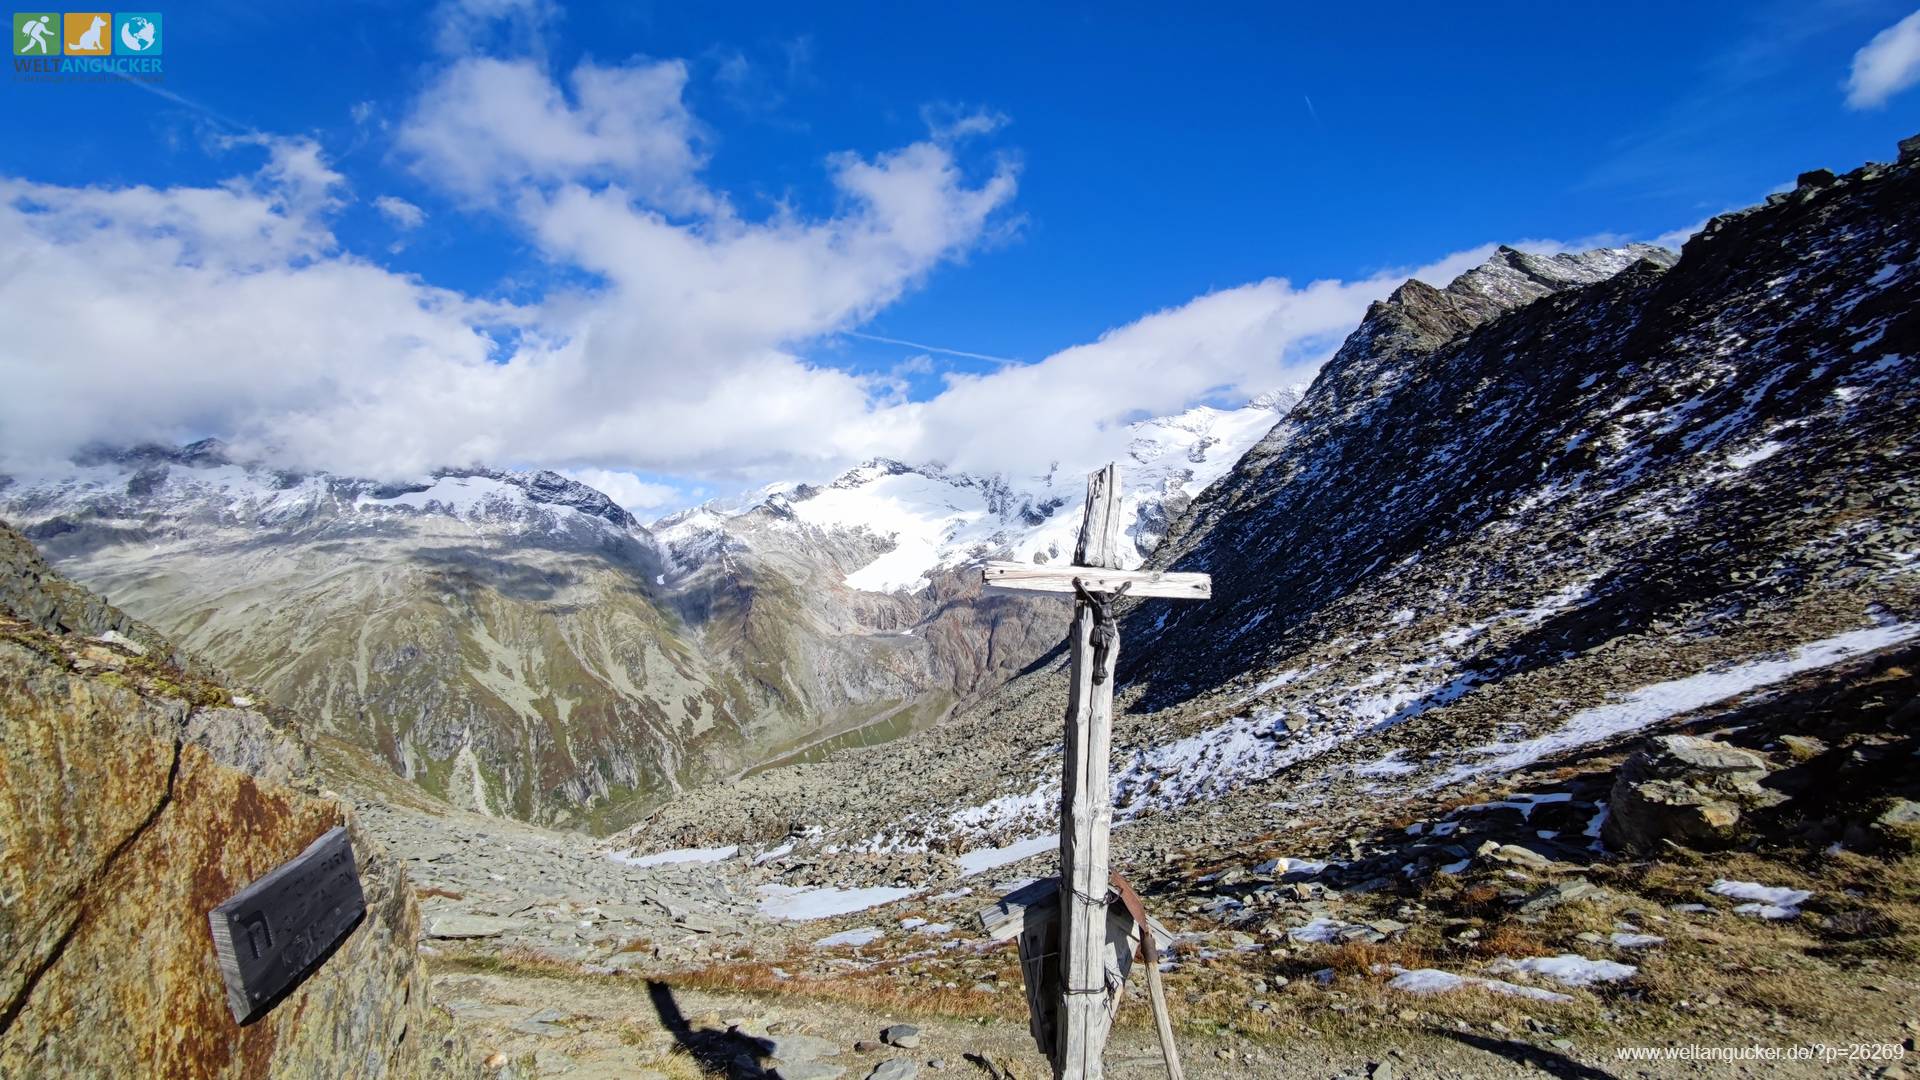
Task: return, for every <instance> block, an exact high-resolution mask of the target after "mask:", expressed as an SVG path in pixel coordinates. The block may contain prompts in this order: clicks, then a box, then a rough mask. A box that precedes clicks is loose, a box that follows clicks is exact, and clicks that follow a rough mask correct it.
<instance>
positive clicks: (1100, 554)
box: [1054, 465, 1120, 1080]
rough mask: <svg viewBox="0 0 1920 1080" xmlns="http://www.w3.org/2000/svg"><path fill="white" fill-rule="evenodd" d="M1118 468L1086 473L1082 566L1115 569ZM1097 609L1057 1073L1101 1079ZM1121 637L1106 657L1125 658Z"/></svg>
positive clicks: (1076, 643)
mask: <svg viewBox="0 0 1920 1080" xmlns="http://www.w3.org/2000/svg"><path fill="white" fill-rule="evenodd" d="M1119 494H1120V484H1119V467H1118V466H1115V465H1108V466H1107V467H1106V468H1104V469H1102V470H1100V471H1099V472H1096V473H1094V474H1093V475H1092V476H1089V477H1088V478H1087V513H1086V517H1085V518H1083V519H1082V520H1081V523H1080V543H1079V545H1078V547H1077V548H1076V549H1075V552H1074V560H1073V561H1074V563H1075V564H1076V565H1079V566H1090V567H1106V568H1112V567H1114V566H1115V565H1116V563H1117V561H1118V560H1117V558H1116V555H1115V549H1116V548H1117V547H1118V546H1119V539H1120V516H1119V504H1120V497H1119ZM1093 620H1094V613H1093V609H1092V608H1090V607H1088V606H1086V605H1085V604H1081V605H1080V606H1079V609H1078V611H1077V612H1076V613H1075V615H1074V620H1073V665H1072V666H1073V694H1072V697H1071V698H1069V699H1068V705H1067V732H1066V734H1067V739H1066V760H1065V761H1064V762H1063V763H1062V769H1061V791H1060V871H1061V880H1062V881H1063V882H1064V884H1065V885H1066V887H1065V888H1063V889H1061V890H1060V901H1061V907H1060V926H1061V934H1060V976H1061V990H1062V992H1063V993H1064V999H1063V1000H1062V1001H1061V1010H1060V1044H1059V1054H1058V1057H1057V1059H1056V1060H1055V1062H1054V1075H1055V1076H1057V1077H1061V1078H1062V1080H1099V1078H1100V1077H1101V1075H1102V1070H1101V1064H1100V1054H1101V1051H1102V1050H1103V1049H1104V1048H1105V1046H1106V1041H1107V1029H1108V1027H1110V1026H1111V1025H1112V1023H1113V1011H1112V1000H1113V999H1112V998H1111V997H1110V995H1109V994H1108V992H1107V965H1106V942H1107V834H1108V830H1109V829H1110V828H1111V827H1112V825H1113V808H1112V805H1111V794H1110V790H1109V787H1108V779H1107V759H1108V757H1109V755H1110V754H1111V751H1112V745H1111V744H1112V739H1113V680H1112V679H1111V678H1103V679H1101V680H1100V681H1099V682H1098V683H1096V682H1095V681H1094V678H1093V675H1094V670H1093V665H1094V663H1095V657H1094V651H1093V646H1092V644H1091V640H1090V639H1091V637H1092V634H1093ZM1118 646H1119V640H1118V638H1117V637H1116V638H1115V640H1114V642H1113V644H1112V645H1110V646H1108V648H1107V652H1106V657H1105V660H1106V663H1107V664H1108V665H1109V670H1111V665H1112V664H1113V663H1114V661H1115V659H1116V658H1117V657H1118V655H1119V647H1118Z"/></svg>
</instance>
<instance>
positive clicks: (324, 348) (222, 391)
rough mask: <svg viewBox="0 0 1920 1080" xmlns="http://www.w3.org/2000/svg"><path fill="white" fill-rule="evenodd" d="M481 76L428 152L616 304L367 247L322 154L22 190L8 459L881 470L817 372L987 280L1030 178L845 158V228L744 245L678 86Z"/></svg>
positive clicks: (8, 297)
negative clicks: (101, 455) (866, 465)
mask: <svg viewBox="0 0 1920 1080" xmlns="http://www.w3.org/2000/svg"><path fill="white" fill-rule="evenodd" d="M481 63H488V64H490V63H493V62H492V61H468V62H463V64H464V65H467V66H464V67H463V66H462V65H455V70H453V71H450V72H449V73H448V74H447V75H446V76H445V77H443V79H442V80H440V81H439V82H437V83H436V84H435V85H433V86H431V87H429V89H428V90H427V92H426V94H425V95H424V96H423V99H422V102H421V105H420V107H419V108H417V109H416V110H415V111H414V112H413V113H412V114H411V117H410V119H409V121H408V123H407V132H408V133H407V135H406V136H404V137H403V138H406V139H410V140H411V141H410V142H407V143H406V145H408V146H410V147H412V148H413V149H414V150H415V151H416V152H417V153H419V154H420V155H421V156H420V159H419V160H420V161H421V162H422V166H421V167H422V168H423V170H425V172H426V173H427V174H429V175H430V176H432V177H434V178H436V179H437V180H439V181H440V182H442V183H444V184H446V185H447V186H448V187H449V188H450V189H452V190H454V191H457V192H462V193H467V194H474V193H478V192H481V191H486V192H489V193H500V194H507V195H510V196H511V197H510V198H506V199H503V200H502V201H500V202H499V203H497V204H494V205H495V208H496V211H497V212H499V213H503V214H506V215H507V216H508V217H509V218H510V219H511V220H512V222H513V223H514V224H516V225H517V226H518V227H519V228H521V229H523V230H524V232H525V235H526V236H527V237H528V238H529V240H530V242H531V243H532V245H533V246H534V247H535V248H536V249H537V251H538V253H539V254H540V255H541V256H543V257H545V258H547V259H549V260H551V261H553V262H554V263H556V264H561V265H565V266H568V267H572V268H576V269H578V270H581V271H585V272H586V273H585V274H584V275H578V276H576V279H579V278H582V277H585V278H591V279H592V280H593V281H594V285H593V286H592V287H590V288H585V287H582V288H575V289H573V290H570V291H556V292H554V293H552V294H550V295H548V296H547V297H545V298H544V299H542V300H541V301H539V302H537V303H535V304H532V305H529V306H526V307H515V306H511V305H503V304H493V303H487V302H482V301H479V300H476V299H473V298H471V297H467V296H463V295H460V294H457V293H453V292H449V291H446V290H441V289H436V288H434V287H432V286H431V285H429V284H427V283H425V282H422V281H420V280H418V279H416V278H413V277H410V276H407V275H403V274H398V273H395V272H392V271H389V270H387V269H385V268H383V267H381V266H379V265H377V264H374V263H372V262H369V261H367V260H365V259H363V258H360V257H358V256H356V255H354V254H352V253H350V252H345V251H342V250H341V249H340V246H339V244H338V242H337V240H336V238H335V236H334V234H333V232H332V231H331V228H330V226H329V221H330V219H331V215H332V214H333V213H334V212H335V211H336V210H337V208H338V207H339V206H340V205H341V203H342V201H343V198H344V195H343V189H344V181H343V180H342V179H341V177H340V176H339V174H337V173H335V172H333V171H332V170H331V169H330V168H328V167H327V166H326V165H325V163H324V160H323V158H322V156H321V155H320V154H319V152H318V148H317V147H315V146H313V145H312V144H311V143H309V142H307V141H304V140H249V141H248V142H246V143H235V144H234V146H233V147H232V148H230V149H234V150H235V151H236V152H238V151H240V150H247V151H264V153H265V157H266V160H265V162H264V163H262V164H261V165H260V166H259V167H258V168H257V169H255V170H254V171H252V172H250V173H247V174H245V175H243V176H240V177H237V178H235V179H234V180H232V181H229V182H228V183H225V184H221V185H217V186H212V187H185V186H183V187H173V188H158V189H156V188H148V187H137V188H104V187H82V188H69V187H57V186H52V185H40V184H32V183H28V182H24V181H17V180H12V181H0V243H3V244H5V245H6V248H7V250H9V251H10V252H13V253H15V254H16V256H17V257H21V258H25V259H29V260H31V261H32V264H33V265H34V266H35V273H34V274H32V275H11V276H7V277H5V278H4V279H0V310H4V311H6V312H8V313H9V317H10V319H11V325H10V326H9V328H8V329H9V333H8V334H7V335H6V336H5V337H4V338H3V339H0V377H5V378H7V379H8V380H9V382H8V385H9V387H10V390H12V391H16V392H12V393H9V394H8V395H7V396H6V398H5V400H3V401H0V448H3V451H4V454H5V456H6V457H8V458H10V459H13V460H15V461H18V460H19V459H21V458H23V457H29V456H35V455H39V456H58V455H60V454H62V453H66V452H70V451H71V450H72V449H73V448H75V447H77V446H79V445H82V444H84V443H87V442H90V441H95V440H110V441H115V442H125V441H129V440H134V439H183V438H191V437H197V436H200V435H205V434H220V435H224V436H227V437H229V438H231V439H234V440H235V441H236V442H237V443H239V444H240V445H241V447H242V448H243V449H244V450H246V451H247V452H253V453H260V454H264V455H267V456H269V457H271V458H274V459H276V460H281V461H284V462H286V463H288V464H295V465H304V466H311V467H321V468H330V469H335V470H338V471H344V472H354V473H360V474H364V475H373V476H380V477H397V476H404V475H410V474H415V473H418V472H419V471H421V470H423V469H427V468H431V467H433V466H436V465H465V464H476V463H489V464H539V465H547V466H571V467H594V468H608V469H619V470H630V469H641V470H644V471H648V472H653V473H656V474H658V473H678V474H680V475H688V476H701V477H706V476H728V477H745V476H752V475H757V474H758V473H761V472H766V471H776V472H778V471H791V470H795V469H806V470H808V471H811V470H812V469H813V468H815V467H817V466H819V465H820V464H821V463H823V462H836V461H841V460H845V459H847V458H849V457H854V456H858V455H859V454H860V453H861V451H862V448H863V447H864V446H865V445H866V444H867V443H868V442H869V441H870V439H869V437H868V435H867V432H868V430H869V429H870V428H872V427H874V426H875V425H876V424H880V423H881V421H880V420H879V419H878V418H877V417H876V410H875V408H874V402H875V400H876V397H877V396H880V395H884V393H885V387H884V386H883V385H882V383H883V382H884V380H883V379H881V378H880V377H872V376H861V375H856V374H851V373H848V372H845V371H840V370H836V369H833V368H830V367H823V366H819V365H815V364H812V363H809V362H808V361H807V360H805V359H804V358H803V357H802V356H801V355H799V354H798V352H796V350H797V349H798V348H799V347H801V346H803V345H804V344H806V343H807V342H810V341H813V340H815V339H818V338H820V337H822V336H824V335H829V334H832V333H834V332H837V331H839V330H841V329H846V328H851V327H852V326H854V325H857V324H858V323H860V322H861V321H863V320H865V319H866V318H868V317H870V316H871V315H872V314H873V313H874V312H875V311H877V310H879V309H880V308H881V307H884V306H885V305H886V304H888V303H890V302H892V301H893V300H894V299H896V298H897V297H899V296H900V295H901V294H902V293H903V292H905V291H906V290H908V289H911V288H913V287H914V286H915V285H916V284H917V283H918V282H919V281H920V280H922V279H923V278H924V276H925V275H926V274H928V273H930V272H931V271H932V270H933V269H934V268H935V267H936V266H938V265H939V264H940V263H941V262H943V261H946V260H949V259H954V258H958V257H961V256H963V255H964V254H965V252H966V251H967V250H968V249H969V248H970V247H972V246H974V245H975V244H976V243H978V241H979V240H980V238H981V237H982V236H983V235H985V234H986V233H987V231H988V228H989V223H990V221H991V220H992V219H993V216H994V215H995V213H996V212H997V211H999V210H1000V209H1001V208H1003V207H1004V206H1005V205H1006V204H1007V203H1008V202H1009V201H1010V200H1011V199H1012V198H1013V195H1014V192H1015V186H1016V181H1015V176H1014V172H1013V170H1012V168H1011V167H1010V166H1005V165H1002V166H999V167H995V168H990V169H987V170H985V171H984V173H982V174H981V175H980V177H979V179H977V180H975V179H969V177H968V175H967V170H965V169H963V167H962V165H961V163H960V162H959V161H958V160H957V159H956V157H955V155H954V152H953V151H952V150H951V149H950V148H946V147H942V146H939V145H936V144H934V143H931V142H925V143H914V144H911V145H908V146H904V147H900V148H898V149H895V150H891V151H887V152H884V153H880V154H877V155H872V156H861V155H857V154H842V155H838V156H835V157H834V158H832V159H831V160H830V161H828V162H827V163H826V170H827V176H828V178H829V180H830V182H831V184H832V186H833V188H834V189H835V191H836V192H837V193H838V199H837V205H838V206H839V209H838V211H837V212H836V213H834V214H833V215H831V216H827V217H821V218H804V217H801V216H799V215H797V214H794V213H791V212H781V213H778V214H776V215H775V216H774V217H772V218H771V219H769V220H766V221H760V222H748V221H744V220H741V219H740V218H738V217H736V216H735V215H733V214H732V213H730V212H728V211H727V210H726V209H725V208H724V206H722V205H721V204H720V203H719V201H718V200H716V199H706V200H697V199H693V200H690V199H688V198H686V197H685V193H686V192H687V191H688V190H690V189H692V188H694V187H695V186H696V185H697V183H698V181H697V179H694V178H691V176H690V172H689V169H690V168H691V166H692V163H694V162H697V161H698V155H697V153H696V152H695V150H694V148H693V143H694V138H695V136H694V134H693V130H692V127H691V121H690V119H689V118H687V116H686V113H685V110H684V107H683V106H682V105H681V104H679V102H678V87H679V85H680V84H681V82H682V81H683V79H684V72H683V70H681V69H680V68H679V67H678V65H676V64H672V63H665V64H661V63H651V62H636V63H635V64H630V65H625V66H623V67H619V68H601V67H594V66H592V65H582V66H581V67H580V68H576V69H575V70H574V72H573V73H572V76H571V78H570V86H571V93H570V94H569V93H563V92H562V90H561V88H560V87H559V86H558V85H557V84H556V83H555V82H554V81H552V80H550V79H548V78H547V77H546V76H545V75H544V74H542V73H541V71H540V70H539V69H538V68H537V67H535V66H533V65H530V64H518V63H511V64H502V65H500V66H498V67H494V68H491V69H489V70H490V71H491V76H489V77H475V72H478V71H479V70H480V69H479V68H477V67H473V66H471V65H473V64H481ZM463 72H464V73H463ZM489 114H492V115H493V116H494V119H495V121H496V122H493V123H490V124H488V125H485V126H478V125H472V124H470V123H469V121H470V120H471V118H473V117H476V116H482V115H489ZM516 117H518V118H521V119H527V118H536V119H541V120H545V121H550V122H551V128H550V129H549V130H547V131H545V132H544V133H541V132H536V131H534V130H533V128H532V127H530V126H527V125H522V124H516V123H514V122H513V120H514V118H516ZM644 117H651V118H652V120H651V123H652V124H653V125H654V126H655V127H656V128H659V129H660V130H643V128H644V126H645V125H644V124H642V123H641V121H640V120H639V119H636V118H644ZM462 118H465V119H462ZM462 123H468V124H469V126H467V127H465V128H463V129H461V130H462V131H463V134H464V137H463V140H461V144H460V145H456V144H455V140H453V139H451V138H449V137H448V132H449V130H450V129H449V125H456V124H462ZM676 140H677V144H676ZM676 145H677V149H676ZM663 163H664V164H663ZM701 206H704V207H707V208H708V209H707V210H706V211H705V212H701V211H700V210H699V209H697V208H698V207H701ZM670 210H678V211H682V212H685V213H689V214H691V215H692V218H693V219H692V220H678V219H675V218H670V217H669V216H668V213H669V211H670Z"/></svg>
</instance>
